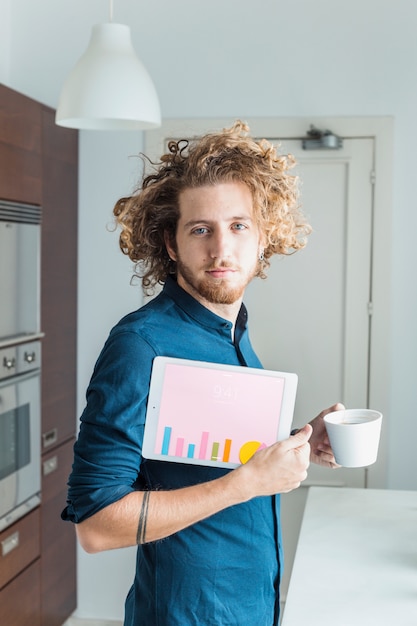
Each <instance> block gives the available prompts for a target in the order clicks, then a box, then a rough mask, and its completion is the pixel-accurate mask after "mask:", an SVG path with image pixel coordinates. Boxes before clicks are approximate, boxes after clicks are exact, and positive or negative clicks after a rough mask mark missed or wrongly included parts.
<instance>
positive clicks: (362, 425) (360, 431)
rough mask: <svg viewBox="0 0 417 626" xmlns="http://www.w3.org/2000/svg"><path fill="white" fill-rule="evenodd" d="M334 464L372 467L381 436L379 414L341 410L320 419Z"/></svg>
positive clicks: (364, 410)
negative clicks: (331, 451) (322, 419)
mask: <svg viewBox="0 0 417 626" xmlns="http://www.w3.org/2000/svg"><path fill="white" fill-rule="evenodd" d="M324 423H325V425H326V430H327V434H328V436H329V440H330V445H331V447H332V450H333V454H334V457H335V459H336V463H338V464H339V465H342V466H343V467H367V466H368V465H372V464H373V463H375V461H376V459H377V456H378V447H379V439H380V435H381V423H382V413H380V412H379V411H374V410H372V409H342V410H341V411H334V412H332V413H328V414H327V415H325V416H324Z"/></svg>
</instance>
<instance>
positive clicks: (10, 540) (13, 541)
mask: <svg viewBox="0 0 417 626" xmlns="http://www.w3.org/2000/svg"><path fill="white" fill-rule="evenodd" d="M18 547H19V531H18V530H17V531H16V532H15V533H13V534H12V535H9V537H6V539H3V541H2V542H1V555H2V556H6V554H9V552H11V551H12V550H15V549H16V548H18Z"/></svg>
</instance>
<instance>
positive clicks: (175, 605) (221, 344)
mask: <svg viewBox="0 0 417 626" xmlns="http://www.w3.org/2000/svg"><path fill="white" fill-rule="evenodd" d="M246 322H247V313H246V309H245V307H244V306H242V307H241V310H240V314H239V317H238V320H237V323H236V328H235V339H234V341H233V340H232V337H231V328H232V324H231V323H230V322H229V321H227V320H225V319H223V318H221V317H219V316H217V315H215V314H214V313H212V312H211V311H209V310H208V309H206V308H205V307H204V306H202V305H201V304H200V303H198V302H197V301H196V300H195V299H194V298H192V297H191V296H190V295H189V294H188V293H186V292H185V291H184V290H183V289H181V287H179V286H178V285H177V283H176V282H175V281H174V280H173V279H171V278H169V279H168V280H167V282H166V284H165V286H164V289H163V291H162V292H161V293H160V294H159V295H158V296H157V297H156V298H155V299H154V300H152V301H151V302H149V303H148V304H146V305H145V306H143V307H142V308H141V309H139V310H138V311H135V312H133V313H131V314H129V315H127V316H126V317H124V318H123V319H122V320H121V321H120V322H119V323H118V324H117V325H116V326H115V327H114V328H113V329H112V331H111V333H110V335H109V337H108V340H107V342H106V344H105V346H104V348H103V350H102V352H101V354H100V356H99V358H98V360H97V363H96V366H95V368H94V372H93V376H92V378H91V381H90V384H89V387H88V390H87V404H86V407H85V410H84V412H83V414H82V416H81V426H80V432H79V436H78V440H77V442H76V444H75V447H74V464H73V469H72V473H71V476H70V478H69V490H68V499H67V507H66V508H65V510H64V511H63V513H62V517H63V519H65V520H70V521H72V522H75V523H78V522H81V521H82V520H84V519H86V518H87V517H89V516H91V515H93V514H94V513H96V512H97V511H99V510H101V509H102V508H104V507H105V506H107V505H109V504H111V503H113V502H115V501H117V500H119V499H120V498H123V496H125V495H126V494H128V493H130V492H132V491H134V490H135V489H143V488H147V489H175V488H179V487H184V486H187V485H193V484H196V483H200V482H204V481H209V480H214V479H215V478H217V477H219V476H221V475H223V474H224V473H226V472H227V471H230V470H225V469H223V468H222V469H217V468H213V467H206V466H196V465H186V464H180V463H170V462H161V461H150V460H146V459H144V458H143V457H142V454H141V451H142V441H143V430H144V422H145V412H146V402H147V396H148V391H149V383H150V374H151V368H152V362H153V359H154V357H155V356H158V355H159V356H173V357H177V358H187V359H194V360H199V361H211V362H217V363H225V364H230V365H244V366H249V367H261V363H260V362H259V359H258V358H257V356H256V355H255V353H254V351H253V349H252V347H251V344H250V340H249V336H248V331H247V325H246ZM254 417H255V418H256V416H254ZM279 574H280V530H279V496H274V497H262V498H255V499H253V500H251V501H250V502H246V503H243V504H240V505H236V506H232V507H229V508H228V509H225V510H223V511H221V512H220V513H217V514H216V515H213V516H212V517H210V518H208V519H206V520H203V521H201V522H199V523H197V524H194V525H193V526H191V527H189V528H186V529H185V530H182V531H180V532H178V533H175V534H174V535H172V536H170V537H168V538H166V539H164V540H162V541H157V542H154V543H149V544H145V545H142V546H139V547H138V551H137V565H136V575H135V579H134V582H133V585H132V588H131V589H130V592H129V595H128V597H127V600H126V607H125V626H191V625H195V626H197V625H198V626H246V625H247V626H273V625H275V624H277V623H278V615H279Z"/></svg>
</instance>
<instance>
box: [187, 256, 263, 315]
mask: <svg viewBox="0 0 417 626" xmlns="http://www.w3.org/2000/svg"><path fill="white" fill-rule="evenodd" d="M227 267H231V266H230V265H229V264H228V263H221V264H218V265H215V266H211V267H209V268H207V269H208V270H210V269H212V270H213V269H220V268H227ZM237 269H238V270H239V268H237ZM256 272H257V267H256V265H255V266H254V267H253V268H252V270H250V271H249V272H247V274H246V275H244V276H243V278H242V280H241V282H240V283H238V284H235V285H233V286H231V285H230V284H229V282H228V281H227V280H222V279H218V280H217V281H216V280H213V279H210V278H197V276H196V275H195V273H194V272H193V270H192V269H191V268H190V267H189V266H188V265H187V264H186V263H184V262H183V260H182V259H181V258H180V257H179V256H178V253H177V276H181V277H182V279H183V280H184V281H185V282H186V283H187V285H188V286H189V287H190V288H191V292H190V293H191V295H192V294H193V293H194V294H196V295H198V296H199V297H200V298H203V299H204V300H206V301H207V302H210V303H211V304H234V303H235V302H237V301H238V300H239V299H241V298H242V297H243V294H244V292H245V289H246V287H247V285H248V284H249V283H250V281H251V280H252V278H253V277H254V276H255V275H256Z"/></svg>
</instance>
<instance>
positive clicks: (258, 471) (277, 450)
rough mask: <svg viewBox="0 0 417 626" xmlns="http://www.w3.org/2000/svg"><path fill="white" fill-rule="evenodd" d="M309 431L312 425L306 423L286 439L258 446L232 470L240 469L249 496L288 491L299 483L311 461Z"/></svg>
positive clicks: (238, 470)
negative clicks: (252, 453)
mask: <svg viewBox="0 0 417 626" xmlns="http://www.w3.org/2000/svg"><path fill="white" fill-rule="evenodd" d="M312 432H313V429H312V427H311V426H310V425H309V424H306V425H305V426H304V427H303V428H301V429H300V430H299V431H298V432H297V433H296V434H295V435H293V436H291V437H289V439H285V440H284V441H279V442H277V443H274V444H273V445H272V446H269V447H268V448H264V449H262V450H258V452H256V453H255V454H254V456H253V457H252V458H251V459H250V460H249V461H248V462H247V463H246V464H245V465H242V466H241V467H239V468H238V469H237V470H235V471H236V473H238V472H241V473H242V476H241V477H242V479H243V488H244V489H245V490H247V496H248V499H250V498H254V497H256V496H270V495H273V494H276V493H288V492H289V491H292V490H293V489H296V488H297V487H299V486H300V483H301V482H302V481H303V480H305V479H306V478H307V469H308V466H309V464H310V444H309V443H308V440H309V439H310V437H311V434H312ZM236 478H237V476H236Z"/></svg>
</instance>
